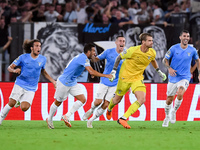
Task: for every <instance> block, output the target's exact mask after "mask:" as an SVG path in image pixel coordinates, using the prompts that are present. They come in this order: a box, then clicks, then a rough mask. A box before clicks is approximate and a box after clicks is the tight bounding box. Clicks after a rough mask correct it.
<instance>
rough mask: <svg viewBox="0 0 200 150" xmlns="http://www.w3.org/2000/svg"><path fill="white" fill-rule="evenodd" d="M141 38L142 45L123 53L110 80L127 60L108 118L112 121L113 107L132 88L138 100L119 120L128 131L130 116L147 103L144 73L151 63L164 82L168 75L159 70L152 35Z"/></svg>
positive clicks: (144, 34)
mask: <svg viewBox="0 0 200 150" xmlns="http://www.w3.org/2000/svg"><path fill="white" fill-rule="evenodd" d="M139 38H140V40H141V43H142V44H141V45H138V46H134V47H130V48H129V49H127V50H126V51H123V52H121V53H120V55H119V56H118V57H117V58H116V60H115V64H114V67H113V70H112V72H111V74H112V75H113V78H112V79H110V80H113V79H114V78H115V73H116V70H117V66H118V65H119V62H120V60H121V59H125V60H124V62H123V64H122V66H121V69H120V73H119V80H118V84H117V89H116V92H115V96H114V97H113V98H112V99H111V101H110V104H109V106H108V110H107V114H106V116H107V119H109V120H110V119H111V117H112V113H111V111H112V109H113V107H114V106H115V105H116V104H118V103H119V102H120V101H121V99H122V98H123V96H124V95H125V94H126V92H127V91H128V90H129V89H130V88H131V90H132V92H133V93H134V94H135V97H136V98H137V100H136V101H135V102H134V103H133V104H131V106H130V107H129V108H128V110H127V111H126V112H125V114H124V115H123V116H122V117H120V118H119V119H118V120H117V122H118V123H119V124H121V125H122V126H123V127H124V128H127V129H130V128H131V127H130V126H129V125H128V123H127V119H128V118H129V116H131V115H132V114H133V113H135V112H136V111H137V110H138V108H139V107H140V106H141V105H142V104H144V102H145V101H146V86H145V85H144V82H143V73H144V70H145V69H146V67H147V66H148V65H149V63H151V64H152V65H153V67H154V68H155V69H156V71H157V72H158V74H159V75H160V77H161V78H162V79H163V81H164V80H166V75H165V74H164V73H163V72H162V71H161V70H160V69H159V68H158V64H157V62H156V60H155V57H156V51H155V50H154V49H153V48H152V46H153V37H152V35H151V34H149V33H142V34H141V35H140V36H139Z"/></svg>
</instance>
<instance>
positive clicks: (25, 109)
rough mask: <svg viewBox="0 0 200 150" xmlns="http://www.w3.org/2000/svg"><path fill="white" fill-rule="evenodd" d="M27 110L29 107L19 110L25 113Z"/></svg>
mask: <svg viewBox="0 0 200 150" xmlns="http://www.w3.org/2000/svg"><path fill="white" fill-rule="evenodd" d="M28 109H29V107H27V106H25V107H21V110H22V111H23V112H26V111H27V110H28Z"/></svg>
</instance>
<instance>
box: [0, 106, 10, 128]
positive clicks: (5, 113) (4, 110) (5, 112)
mask: <svg viewBox="0 0 200 150" xmlns="http://www.w3.org/2000/svg"><path fill="white" fill-rule="evenodd" d="M11 109H12V107H10V106H9V105H8V104H6V106H5V107H4V108H3V110H2V111H1V117H0V124H1V123H2V122H3V120H4V119H5V118H6V116H7V114H8V112H9V111H10V110H11Z"/></svg>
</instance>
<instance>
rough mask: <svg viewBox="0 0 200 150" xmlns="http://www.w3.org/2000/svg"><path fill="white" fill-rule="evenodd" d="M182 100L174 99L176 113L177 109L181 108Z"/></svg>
mask: <svg viewBox="0 0 200 150" xmlns="http://www.w3.org/2000/svg"><path fill="white" fill-rule="evenodd" d="M182 101H183V99H181V100H178V99H177V97H176V99H175V104H174V111H175V112H176V111H177V110H178V108H179V107H180V106H181V103H182Z"/></svg>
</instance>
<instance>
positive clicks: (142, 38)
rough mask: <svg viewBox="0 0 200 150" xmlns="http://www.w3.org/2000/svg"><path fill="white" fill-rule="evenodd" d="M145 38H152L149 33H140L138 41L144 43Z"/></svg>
mask: <svg viewBox="0 0 200 150" xmlns="http://www.w3.org/2000/svg"><path fill="white" fill-rule="evenodd" d="M147 36H150V37H153V36H152V35H151V34H150V33H142V34H140V36H139V38H140V41H141V42H142V41H146V40H147Z"/></svg>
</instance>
